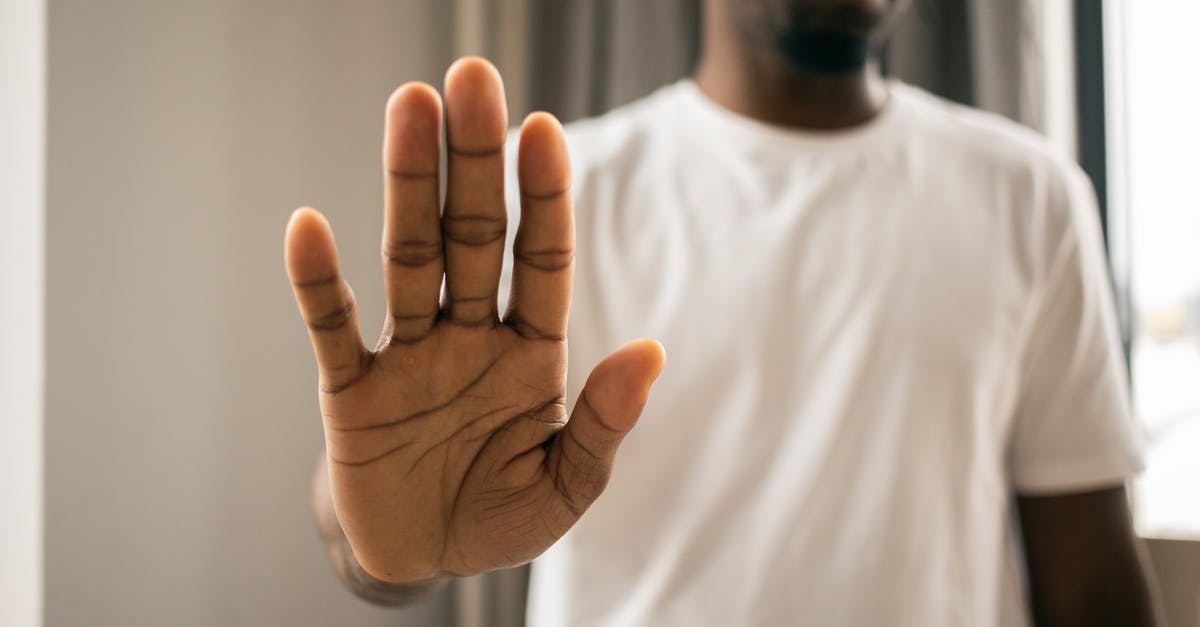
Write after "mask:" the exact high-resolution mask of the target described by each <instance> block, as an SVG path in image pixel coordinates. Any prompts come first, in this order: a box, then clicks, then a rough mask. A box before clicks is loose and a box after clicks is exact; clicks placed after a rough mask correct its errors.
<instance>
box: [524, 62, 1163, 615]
mask: <svg viewBox="0 0 1200 627" xmlns="http://www.w3.org/2000/svg"><path fill="white" fill-rule="evenodd" d="M890 90H891V98H890V100H889V103H888V104H887V106H886V108H885V109H884V111H883V112H882V113H881V114H880V115H878V116H877V117H876V118H875V119H874V120H872V121H871V122H869V123H867V124H864V125H862V126H860V127H857V128H854V129H851V130H847V131H838V132H821V133H817V132H798V131H795V130H789V129H782V128H778V127H772V126H768V125H764V124H762V123H759V122H756V121H753V120H750V119H747V118H744V117H740V116H737V115H735V114H733V113H731V112H728V111H726V110H724V109H722V108H720V107H719V106H718V105H716V104H715V103H712V102H711V101H709V100H707V99H706V97H705V96H704V95H703V94H702V93H701V92H700V91H699V90H698V88H697V87H696V86H695V84H694V83H692V82H691V81H682V82H679V83H676V84H674V85H672V86H669V87H666V88H663V89H661V90H659V91H658V92H656V93H655V94H653V95H651V96H649V97H647V98H645V99H643V100H641V101H639V102H636V103H634V104H632V105H629V106H626V107H623V108H621V109H619V110H617V111H614V112H612V113H610V114H608V115H605V116H603V117H600V118H597V119H594V120H589V121H585V122H581V123H577V124H573V125H571V126H569V127H568V144H569V148H570V152H571V158H572V168H573V178H574V183H573V185H574V196H575V211H576V221H577V232H578V245H577V258H576V274H575V292H574V301H573V304H572V310H571V319H570V331H569V342H570V349H569V358H570V369H569V378H568V390H567V394H568V398H569V399H574V398H575V397H576V395H577V394H578V393H579V389H580V387H581V386H582V384H583V381H584V379H585V377H586V376H587V374H588V371H589V370H590V369H591V367H592V366H593V365H595V363H596V362H597V361H599V360H600V359H601V358H602V357H603V356H604V355H606V354H607V353H608V352H609V351H611V350H612V349H613V348H614V347H616V346H617V345H619V344H620V343H621V342H623V341H625V340H628V339H631V338H635V337H639V336H648V337H653V338H657V339H659V340H660V341H662V343H663V344H664V345H665V347H666V350H667V365H666V369H665V370H664V372H663V374H662V377H661V378H660V379H659V381H658V383H657V384H656V385H655V387H654V391H653V392H652V394H651V398H650V401H649V403H648V404H647V406H646V408H645V411H644V413H643V414H642V418H641V421H640V422H639V423H638V425H637V427H636V428H635V429H634V431H633V433H631V434H630V435H629V437H628V438H626V440H625V442H624V444H623V446H622V448H621V450H620V453H619V454H618V456H617V461H616V468H615V470H614V472H613V475H612V479H611V481H610V483H609V485H608V488H607V490H606V491H605V493H604V494H603V495H602V496H601V497H600V499H599V500H598V501H597V502H596V503H595V504H593V505H592V507H591V508H590V509H589V510H588V511H587V513H586V514H585V515H584V516H583V518H582V519H581V520H580V521H579V522H578V524H577V525H576V526H575V527H574V528H573V529H572V530H571V531H570V532H568V533H567V535H566V536H564V537H563V538H562V539H561V540H560V541H559V542H558V543H556V544H555V545H554V546H552V547H551V548H550V549H549V550H547V551H546V553H545V554H544V555H542V556H541V557H539V558H538V559H537V560H536V561H535V562H534V566H533V576H532V581H531V590H530V599H529V609H528V618H529V622H530V624H531V625H532V626H533V627H560V626H564V625H572V626H582V625H616V626H625V625H653V626H661V625H680V626H694V625H820V626H823V627H825V626H837V625H890V626H897V627H903V626H913V627H931V626H938V625H947V626H950V625H953V626H960V625H972V626H976V627H985V626H988V625H1005V626H1007V625H1023V624H1027V623H1028V612H1027V610H1026V609H1025V606H1026V603H1025V599H1024V597H1025V593H1024V586H1023V578H1022V575H1021V572H1022V571H1021V565H1020V557H1019V552H1018V549H1017V546H1018V545H1017V544H1016V542H1015V536H1014V533H1015V527H1014V520H1013V508H1012V498H1013V494H1014V492H1020V493H1033V494H1036V493H1053V492H1060V491H1061V492H1070V491H1082V490H1087V489H1092V488H1097V487H1104V486H1108V485H1112V484H1119V483H1120V482H1122V481H1123V480H1124V479H1125V478H1126V477H1127V476H1128V475H1129V474H1130V473H1132V472H1134V471H1136V470H1137V469H1138V468H1139V467H1140V459H1139V454H1138V447H1137V446H1136V445H1135V438H1134V437H1133V433H1132V425H1131V422H1130V419H1129V416H1128V413H1127V400H1126V386H1125V382H1124V374H1123V372H1124V367H1123V365H1122V361H1121V356H1120V355H1121V352H1120V344H1119V341H1118V338H1117V335H1116V330H1115V324H1114V316H1113V312H1112V306H1111V301H1110V293H1109V289H1108V282H1107V278H1106V277H1107V275H1106V272H1105V264H1104V258H1103V253H1102V244H1101V240H1100V234H1099V225H1098V220H1097V215H1096V209H1095V202H1094V199H1093V195H1092V192H1091V189H1090V187H1089V185H1088V183H1087V181H1086V179H1085V177H1084V176H1083V175H1082V173H1081V172H1080V171H1079V169H1078V168H1077V167H1076V166H1075V165H1074V164H1073V163H1071V162H1070V160H1069V159H1067V158H1065V157H1063V156H1059V155H1056V154H1053V153H1052V152H1051V151H1050V150H1048V149H1047V148H1046V146H1045V145H1044V144H1043V143H1042V142H1041V141H1040V140H1039V139H1038V137H1037V136H1035V135H1034V134H1033V133H1032V132H1030V131H1027V130H1025V129H1023V128H1021V127H1019V126H1018V125H1016V124H1014V123H1011V122H1008V121H1006V120H1003V119H1001V118H999V117H996V116H992V115H989V114H985V113H982V112H978V111H974V110H970V109H967V108H964V107H960V106H957V105H953V104H950V103H948V102H945V101H942V100H940V99H938V98H935V97H934V96H931V95H929V94H927V93H925V92H923V91H920V90H918V89H916V88H914V87H910V86H906V85H903V84H899V83H893V84H891V85H890ZM514 156H515V155H513V156H510V159H509V163H510V165H512V164H514V163H515V159H514V158H512V157H514ZM508 187H509V192H510V196H511V198H510V201H509V206H510V208H511V212H512V217H511V220H510V224H513V225H515V224H516V223H517V220H518V216H519V212H518V209H517V206H518V201H517V200H516V193H515V192H516V184H515V181H513V180H510V182H509V186H508ZM510 239H511V234H510ZM510 245H511V242H510ZM506 276H507V271H506ZM506 292H507V288H504V290H503V291H502V293H506Z"/></svg>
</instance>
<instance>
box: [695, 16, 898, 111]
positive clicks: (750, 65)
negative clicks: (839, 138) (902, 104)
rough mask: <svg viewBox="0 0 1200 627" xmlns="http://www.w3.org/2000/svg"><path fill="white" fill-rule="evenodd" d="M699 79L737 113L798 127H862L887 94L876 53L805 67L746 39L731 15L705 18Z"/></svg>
mask: <svg viewBox="0 0 1200 627" xmlns="http://www.w3.org/2000/svg"><path fill="white" fill-rule="evenodd" d="M712 13H713V12H712V11H709V15H711V14H712ZM695 80H696V85H697V86H698V87H699V88H700V91H701V92H703V93H704V94H705V95H706V96H708V97H709V98H711V99H712V100H713V101H714V102H716V103H717V104H719V105H721V106H722V107H725V108H726V109H729V110H731V111H733V112H734V113H738V114H741V115H744V116H747V117H750V118H754V119H757V120H760V121H763V122H766V123H769V124H774V125H777V126H787V127H792V128H798V129H814V130H836V129H844V128H849V127H852V126H857V125H859V124H862V123H864V122H867V121H868V120H870V119H871V118H873V117H875V116H876V115H877V114H878V113H879V112H880V111H881V110H882V109H883V107H884V106H885V105H886V104H887V99H888V93H887V85H886V83H885V81H884V79H883V76H882V74H881V72H880V70H879V64H878V63H877V62H876V61H875V59H874V58H872V59H870V60H869V61H868V62H867V63H866V64H865V65H864V66H863V67H861V68H858V69H856V70H853V71H850V72H846V73H839V74H821V73H816V72H811V71H806V70H804V69H803V68H797V67H795V66H794V65H790V64H789V63H788V62H787V60H786V59H784V58H783V57H782V55H780V54H778V53H777V52H775V51H774V50H772V49H770V48H769V47H766V46H755V45H753V44H752V43H750V42H748V41H746V38H745V37H741V36H739V33H737V32H736V30H735V26H734V24H733V23H732V21H731V20H728V19H707V20H705V22H704V33H703V52H702V53H701V55H700V62H699V64H698V65H697V67H696V75H695Z"/></svg>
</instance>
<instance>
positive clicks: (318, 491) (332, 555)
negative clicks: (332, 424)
mask: <svg viewBox="0 0 1200 627" xmlns="http://www.w3.org/2000/svg"><path fill="white" fill-rule="evenodd" d="M312 508H313V515H314V517H315V518H316V522H317V529H318V530H319V531H320V532H321V538H322V539H323V540H324V541H325V548H326V551H327V553H328V555H329V561H330V562H331V563H332V564H333V569H334V572H336V573H337V575H338V578H339V579H341V580H342V583H344V584H345V585H346V587H347V588H349V589H350V591H351V592H353V593H354V594H355V595H356V596H358V597H359V598H362V599H364V600H366V601H370V602H371V603H375V604H377V605H408V604H410V603H416V602H419V601H423V600H425V599H428V598H429V597H431V596H433V595H435V594H437V593H438V592H439V591H441V590H442V589H443V588H444V587H445V586H446V584H447V583H449V581H450V578H449V577H436V578H434V579H428V580H425V581H418V582H413V583H406V584H395V583H389V582H386V581H380V580H379V579H376V578H375V577H373V576H371V574H370V573H368V572H367V571H366V570H364V569H363V567H362V566H361V565H360V564H359V563H358V560H357V559H356V558H355V557H354V551H353V550H352V549H351V548H350V542H349V541H348V540H347V539H346V534H345V533H344V532H343V531H342V525H341V523H339V522H338V519H337V514H336V513H335V512H334V509H333V497H332V494H331V492H330V490H329V472H328V471H327V468H326V460H325V455H324V454H323V453H322V455H321V459H320V461H319V462H318V463H317V469H316V472H315V473H314V475H313V482H312Z"/></svg>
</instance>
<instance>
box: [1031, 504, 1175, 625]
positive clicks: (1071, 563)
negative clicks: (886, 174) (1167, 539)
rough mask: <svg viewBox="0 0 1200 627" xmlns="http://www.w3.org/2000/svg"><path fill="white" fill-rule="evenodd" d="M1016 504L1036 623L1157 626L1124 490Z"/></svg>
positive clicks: (1148, 579) (1149, 574)
mask: <svg viewBox="0 0 1200 627" xmlns="http://www.w3.org/2000/svg"><path fill="white" fill-rule="evenodd" d="M1018 507H1019V511H1020V518H1021V523H1022V535H1023V537H1024V541H1025V556H1026V563H1027V565H1028V568H1029V579H1030V582H1029V583H1030V596H1031V599H1030V600H1031V603H1032V610H1033V616H1034V623H1035V624H1036V625H1038V627H1063V626H1074V625H1128V626H1129V627H1154V626H1157V625H1161V624H1162V623H1161V619H1160V615H1161V614H1160V610H1159V607H1158V600H1157V592H1156V586H1155V584H1154V578H1153V574H1152V571H1151V569H1150V566H1149V560H1148V559H1147V556H1146V552H1145V547H1144V544H1143V543H1142V541H1141V540H1140V539H1139V538H1138V537H1137V535H1136V534H1135V533H1134V530H1133V525H1132V521H1131V520H1130V516H1129V510H1128V506H1127V504H1126V497H1125V490H1124V488H1123V487H1114V488H1109V489H1101V490H1096V491H1092V492H1086V493H1077V494H1067V495H1060V496H1045V497H1021V498H1019V499H1018Z"/></svg>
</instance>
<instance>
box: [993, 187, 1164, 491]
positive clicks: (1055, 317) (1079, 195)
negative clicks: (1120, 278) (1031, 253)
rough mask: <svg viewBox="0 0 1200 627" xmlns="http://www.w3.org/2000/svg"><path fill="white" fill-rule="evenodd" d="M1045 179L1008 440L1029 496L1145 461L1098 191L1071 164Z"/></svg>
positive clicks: (1104, 480)
mask: <svg viewBox="0 0 1200 627" xmlns="http://www.w3.org/2000/svg"><path fill="white" fill-rule="evenodd" d="M1046 177H1047V178H1046V179H1045V180H1044V181H1043V183H1044V186H1043V190H1044V193H1043V199H1044V206H1043V207H1041V209H1042V211H1039V212H1037V213H1038V214H1040V215H1038V216H1037V217H1036V218H1035V220H1036V221H1040V222H1041V223H1042V224H1041V228H1037V229H1035V232H1040V233H1039V235H1040V237H1036V238H1035V239H1036V240H1040V241H1036V242H1035V244H1034V245H1035V247H1036V248H1039V249H1040V250H1039V251H1038V252H1037V253H1036V255H1037V257H1038V258H1039V259H1040V263H1037V264H1036V265H1037V266H1038V267H1040V268H1041V270H1040V272H1039V274H1040V277H1039V280H1038V286H1037V287H1036V288H1035V291H1034V299H1033V301H1032V302H1031V307H1032V310H1031V311H1032V318H1031V322H1030V326H1029V327H1027V329H1028V333H1027V334H1026V343H1025V345H1024V347H1023V355H1022V362H1021V367H1022V374H1021V379H1020V381H1021V383H1020V385H1021V387H1020V392H1019V394H1020V396H1019V399H1018V401H1017V412H1016V416H1015V424H1014V428H1013V431H1012V436H1011V437H1012V439H1011V441H1010V443H1009V444H1010V448H1009V464H1010V473H1011V479H1012V482H1013V485H1014V487H1015V489H1016V491H1017V492H1019V493H1026V494H1029V493H1034V494H1036V493H1063V492H1078V491H1085V490H1088V489H1094V488H1101V487H1104V486H1108V485H1116V484H1120V483H1122V482H1124V481H1125V479H1126V478H1128V477H1129V476H1130V475H1131V474H1133V473H1136V472H1138V471H1140V470H1141V467H1142V457H1141V446H1140V439H1139V437H1138V436H1137V433H1136V430H1135V428H1134V424H1133V421H1132V418H1131V416H1130V411H1129V393H1128V389H1127V376H1126V370H1125V363H1124V359H1123V357H1122V355H1123V353H1122V349H1121V342H1120V339H1119V334H1118V332H1117V324H1116V315H1115V311H1114V306H1113V298H1112V291H1111V289H1110V284H1109V281H1108V272H1107V264H1106V263H1105V257H1104V248H1103V241H1102V237H1101V234H1100V223H1099V215H1098V212H1097V210H1096V200H1095V196H1094V193H1093V192H1092V188H1091V184H1090V182H1089V181H1088V180H1087V178H1086V177H1085V176H1084V174H1083V173H1082V171H1080V170H1079V169H1078V168H1077V167H1074V164H1071V166H1065V165H1064V166H1061V167H1057V168H1052V169H1051V171H1049V172H1047V173H1046Z"/></svg>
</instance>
